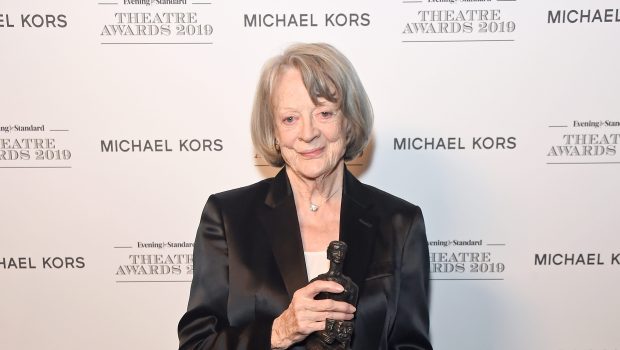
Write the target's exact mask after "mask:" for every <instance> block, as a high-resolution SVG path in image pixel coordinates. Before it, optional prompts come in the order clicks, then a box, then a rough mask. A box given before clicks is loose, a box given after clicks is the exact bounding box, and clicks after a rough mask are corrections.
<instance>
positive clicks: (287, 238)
mask: <svg viewBox="0 0 620 350" xmlns="http://www.w3.org/2000/svg"><path fill="white" fill-rule="evenodd" d="M265 205H266V206H265V207H262V208H261V209H262V210H261V212H259V217H260V219H261V221H262V224H263V226H264V227H265V229H266V232H267V236H268V239H269V240H270V243H271V247H272V251H273V255H274V257H275V261H276V264H277V265H278V268H279V270H280V273H281V275H282V279H283V281H284V284H285V286H286V290H287V292H288V294H289V296H290V297H291V298H292V296H293V293H295V291H296V290H298V289H299V288H302V287H304V286H305V285H306V284H307V283H308V278H307V276H308V273H307V271H306V263H305V259H304V251H303V243H302V241H301V232H300V229H299V221H298V219H297V211H296V208H295V199H294V198H293V191H292V189H291V185H290V182H289V180H288V176H287V174H286V169H285V168H282V170H280V172H279V173H278V174H277V175H276V176H275V178H274V179H273V181H272V182H271V185H270V189H269V191H268V193H267V196H266V197H265ZM371 207H372V205H371V202H370V200H369V197H368V193H367V190H366V188H365V187H364V185H363V184H362V183H360V182H359V181H358V180H357V179H356V178H355V177H354V176H353V175H352V174H351V173H350V172H349V171H348V170H347V169H346V167H345V171H344V179H343V195H342V204H341V209H340V240H341V241H344V242H345V243H347V245H348V247H349V249H348V252H347V256H346V258H345V263H344V268H343V272H344V274H345V275H347V276H349V277H350V278H351V279H352V280H353V282H355V283H356V284H357V285H358V287H359V288H360V293H361V290H362V288H363V282H364V278H365V276H366V271H367V269H368V265H369V263H370V259H371V257H372V251H373V246H374V242H375V236H376V234H375V230H376V223H375V221H376V220H375V218H374V216H372V215H371V213H370V210H369V209H370V208H371Z"/></svg>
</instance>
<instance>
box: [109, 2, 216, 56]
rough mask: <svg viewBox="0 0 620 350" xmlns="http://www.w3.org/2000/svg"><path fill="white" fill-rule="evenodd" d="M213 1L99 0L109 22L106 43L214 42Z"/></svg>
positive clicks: (196, 43) (204, 43)
mask: <svg viewBox="0 0 620 350" xmlns="http://www.w3.org/2000/svg"><path fill="white" fill-rule="evenodd" d="M212 4H213V3H212V2H200V1H187V0H117V1H107V2H99V3H98V5H99V9H100V11H101V12H104V13H105V14H106V18H108V20H107V22H105V23H102V24H101V30H100V31H99V37H100V39H101V44H102V45H127V44H128V45H154V44H155V45H156V44H163V45H168V44H179V45H188V44H195V45H211V44H213V39H212V38H213V34H214V31H215V30H214V27H213V25H212V24H211V23H209V18H212V17H213V14H212V12H213V11H212V6H210V5H212Z"/></svg>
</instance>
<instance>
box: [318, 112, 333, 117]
mask: <svg viewBox="0 0 620 350" xmlns="http://www.w3.org/2000/svg"><path fill="white" fill-rule="evenodd" d="M319 115H320V116H321V117H322V118H330V117H332V116H333V115H334V112H331V111H324V112H320V113H319Z"/></svg>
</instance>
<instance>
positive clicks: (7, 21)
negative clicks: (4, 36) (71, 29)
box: [0, 13, 67, 29]
mask: <svg viewBox="0 0 620 350" xmlns="http://www.w3.org/2000/svg"><path fill="white" fill-rule="evenodd" d="M66 27H67V15H65V14H56V13H24V14H17V15H14V14H6V13H0V28H26V29H63V28H66Z"/></svg>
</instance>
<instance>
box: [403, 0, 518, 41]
mask: <svg viewBox="0 0 620 350" xmlns="http://www.w3.org/2000/svg"><path fill="white" fill-rule="evenodd" d="M517 6H519V4H518V0H414V1H402V10H403V11H404V13H406V14H407V16H408V18H409V19H408V20H407V22H406V23H404V24H403V25H402V28H403V29H402V31H401V35H402V42H403V43H456V42H505V41H515V35H514V34H515V33H516V31H517V27H518V26H517V20H516V18H515V15H514V13H515V12H516V7H517Z"/></svg>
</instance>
